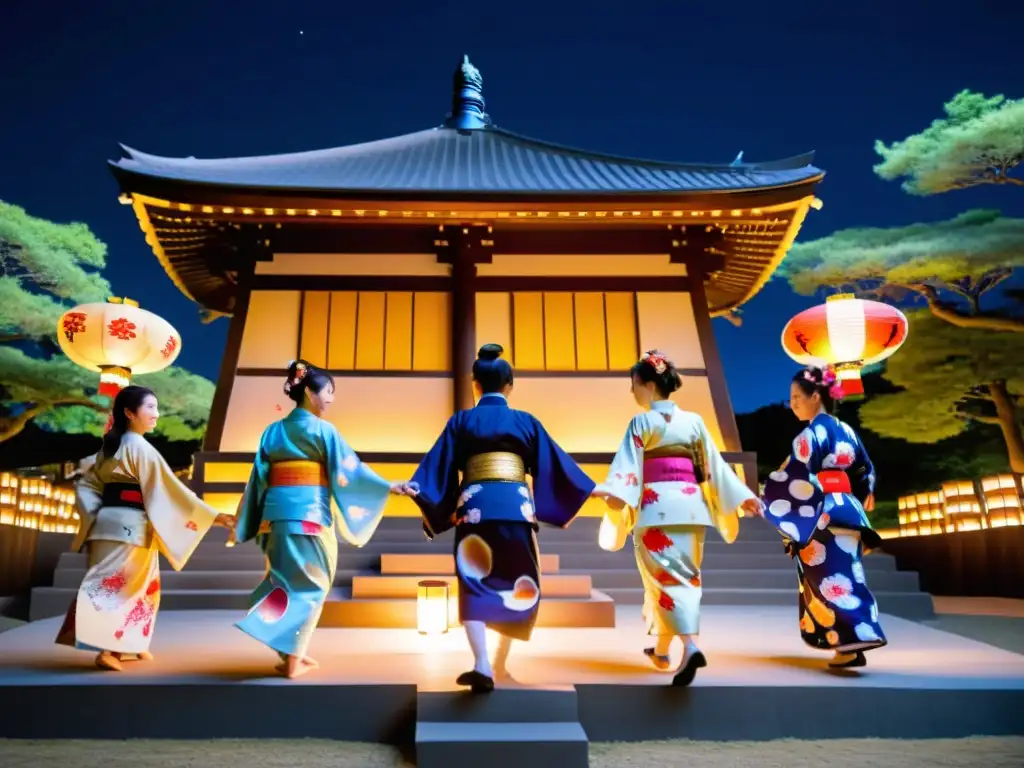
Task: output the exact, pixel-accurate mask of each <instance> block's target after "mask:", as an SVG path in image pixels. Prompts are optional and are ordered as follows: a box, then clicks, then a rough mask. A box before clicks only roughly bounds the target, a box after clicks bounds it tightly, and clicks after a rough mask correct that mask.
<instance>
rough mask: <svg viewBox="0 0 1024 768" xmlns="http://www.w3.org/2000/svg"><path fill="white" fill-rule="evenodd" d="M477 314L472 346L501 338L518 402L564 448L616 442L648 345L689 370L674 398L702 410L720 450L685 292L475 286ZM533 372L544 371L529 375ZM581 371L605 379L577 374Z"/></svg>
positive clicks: (588, 449) (610, 447)
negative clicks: (633, 370)
mask: <svg viewBox="0 0 1024 768" xmlns="http://www.w3.org/2000/svg"><path fill="white" fill-rule="evenodd" d="M476 318H477V328H476V330H477V332H476V341H477V345H478V346H479V345H480V344H484V343H486V342H497V343H499V344H502V345H503V346H504V347H505V349H506V350H507V357H508V358H509V360H510V361H511V362H512V363H513V365H515V367H516V371H517V373H519V374H520V375H518V376H517V377H516V383H515V392H514V395H513V397H514V401H515V402H514V404H515V406H516V407H517V408H521V409H523V410H525V411H529V412H531V413H533V414H534V415H535V416H537V417H538V418H539V419H540V420H541V421H542V422H543V423H544V425H545V426H546V427H547V428H548V429H549V431H550V432H551V434H552V435H553V436H554V437H555V439H556V440H558V441H559V443H560V444H562V446H563V447H564V448H565V449H566V450H568V451H570V452H576V453H594V452H599V453H601V452H613V451H615V450H616V449H617V448H618V444H619V441H620V440H621V439H622V435H623V432H624V431H625V429H626V425H627V424H628V422H629V420H630V418H632V416H633V414H635V413H636V410H637V406H636V403H635V402H634V401H633V398H632V396H631V394H630V391H629V389H630V387H629V379H628V378H627V376H626V374H627V372H628V370H629V369H630V367H631V366H632V365H633V364H634V363H635V362H636V361H637V359H638V358H639V356H640V352H641V351H643V350H646V349H652V348H657V349H660V350H662V351H663V352H665V354H666V355H667V356H668V357H670V358H671V359H672V360H673V361H674V362H675V363H676V365H677V367H679V368H680V369H691V371H690V372H691V373H692V374H694V375H687V376H684V378H683V387H682V389H680V390H679V391H678V392H676V393H675V394H674V395H673V399H674V400H675V401H676V402H678V403H679V405H680V406H681V407H683V408H686V409H687V410H691V411H696V412H697V413H699V414H700V415H701V416H702V417H703V418H704V420H705V422H707V425H708V429H709V430H710V431H711V433H712V435H713V436H714V438H715V442H716V443H717V444H718V446H719V448H724V446H723V444H722V437H721V429H720V426H719V424H718V418H717V416H716V414H715V410H714V407H713V404H712V400H711V388H710V384H709V382H708V379H707V376H706V375H703V373H702V372H703V371H704V356H703V354H702V352H701V346H700V340H699V337H698V334H697V325H696V321H695V319H694V309H693V303H692V301H691V299H690V295H689V294H688V293H682V292H679V293H647V292H644V293H636V294H634V293H628V292H620V293H563V292H553V293H552V292H545V293H541V292H514V293H478V294H477V303H476ZM539 371H544V372H545V375H544V376H543V377H531V376H530V375H529V374H530V372H539ZM582 371H586V372H591V373H593V372H600V371H607V372H608V376H607V377H603V376H600V377H594V376H593V375H591V376H587V377H579V376H573V374H574V373H575V372H582ZM558 372H565V374H566V375H565V377H557V375H554V376H553V374H557V373H558Z"/></svg>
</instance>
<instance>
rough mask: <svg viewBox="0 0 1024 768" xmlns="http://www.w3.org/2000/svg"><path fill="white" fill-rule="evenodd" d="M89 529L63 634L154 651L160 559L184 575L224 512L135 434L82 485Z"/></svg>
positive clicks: (123, 649)
mask: <svg viewBox="0 0 1024 768" xmlns="http://www.w3.org/2000/svg"><path fill="white" fill-rule="evenodd" d="M75 498H76V502H77V507H78V512H79V516H80V517H81V520H82V524H81V527H80V529H79V532H78V535H77V536H76V537H75V542H74V544H73V548H74V549H75V550H76V551H79V550H81V549H83V548H85V549H86V550H87V552H88V571H87V572H86V574H85V578H84V579H83V580H82V586H81V587H80V588H79V590H78V596H77V598H76V600H75V602H73V603H72V604H71V606H70V608H69V609H68V613H67V616H66V617H65V620H64V625H63V626H62V627H61V630H60V633H59V634H58V636H57V642H58V643H59V644H61V645H70V646H73V647H75V648H80V649H82V650H91V651H111V652H114V653H127V654H138V653H145V652H148V651H149V644H150V642H151V641H152V639H153V631H154V628H155V627H156V618H157V612H158V611H159V609H160V559H159V555H160V554H163V556H164V557H166V558H167V561H168V562H169V563H170V564H171V567H173V568H174V570H176V571H180V570H181V569H182V568H183V567H184V566H185V563H187V562H188V559H189V557H191V555H192V552H193V551H195V548H196V546H197V545H198V544H199V542H200V541H201V540H202V538H203V536H205V535H206V532H207V531H209V529H210V527H211V526H212V525H213V523H214V521H215V520H216V517H217V511H216V510H215V509H213V508H212V507H210V506H209V505H208V504H206V503H205V502H204V501H202V500H201V499H200V498H199V497H197V496H196V495H195V494H194V493H193V492H192V491H191V490H190V489H189V488H188V487H187V486H186V485H185V484H184V483H183V482H182V481H181V480H179V479H178V477H177V476H176V475H175V474H174V472H173V471H172V470H171V468H170V467H169V466H168V465H167V462H166V461H165V460H164V458H163V456H161V455H160V453H159V452H158V451H157V450H156V448H154V447H153V446H152V445H151V444H150V442H149V441H148V440H146V438H145V437H143V436H142V435H140V434H137V433H135V432H127V433H125V434H124V435H123V436H122V437H121V445H120V446H119V447H118V449H117V452H116V453H115V454H114V455H113V456H112V457H110V458H107V457H104V456H103V454H102V452H101V453H100V454H97V456H96V462H95V463H94V464H93V465H92V467H91V468H90V469H88V470H87V471H86V472H85V474H84V475H83V476H82V478H81V479H80V480H79V481H78V484H77V485H76V488H75Z"/></svg>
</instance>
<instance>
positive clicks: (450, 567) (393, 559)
mask: <svg viewBox="0 0 1024 768" xmlns="http://www.w3.org/2000/svg"><path fill="white" fill-rule="evenodd" d="M559 566H560V558H559V555H550V554H544V553H541V556H540V570H541V572H542V573H558V569H559ZM380 572H381V573H382V574H384V575H391V576H407V575H409V574H416V575H419V574H424V575H427V576H435V575H436V576H449V575H453V574H454V573H455V556H454V555H447V554H417V555H400V554H384V555H381V556H380Z"/></svg>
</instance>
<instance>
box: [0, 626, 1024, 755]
mask: <svg viewBox="0 0 1024 768" xmlns="http://www.w3.org/2000/svg"><path fill="white" fill-rule="evenodd" d="M616 613H617V616H616V626H615V627H614V628H609V629H574V630H562V629H538V630H537V631H536V633H535V635H534V639H533V640H532V641H531V642H530V643H528V644H516V646H515V647H514V649H513V654H512V657H511V661H510V669H511V672H512V674H513V675H514V676H515V678H516V679H515V681H509V682H508V684H507V685H505V686H503V687H501V688H499V690H498V691H497V692H496V694H494V696H495V698H494V699H493V700H492V699H490V698H487V697H484V700H480V699H479V698H476V697H470V696H468V695H465V694H461V693H458V694H455V693H449V694H448V696H447V699H445V700H442V701H440V702H438V701H433V702H426V700H421V699H420V695H421V694H423V693H424V692H442V693H443V692H446V691H448V692H450V691H451V689H452V682H453V680H454V678H455V676H456V675H457V674H458V673H460V672H462V671H464V670H465V669H466V668H467V667H468V666H469V663H470V661H469V660H470V655H469V651H468V648H467V647H466V643H465V638H464V636H463V634H462V633H461V632H457V631H453V632H449V633H448V634H446V635H441V636H431V637H422V636H420V635H418V634H417V633H416V632H415V631H412V630H362V629H321V630H318V632H317V633H316V635H315V636H314V638H313V642H312V646H311V649H310V653H311V654H312V655H313V656H314V657H316V658H317V659H318V660H319V661H320V663H321V668H320V669H319V670H317V671H315V672H313V673H311V674H309V675H307V676H306V677H303V678H301V679H299V680H296V681H288V680H285V679H283V678H280V677H277V676H275V675H274V674H273V672H272V667H273V665H274V663H275V661H276V657H275V656H274V654H273V653H271V652H270V651H269V650H267V649H266V648H264V647H263V646H261V645H259V644H258V643H256V642H255V641H253V640H252V639H250V638H248V637H247V636H245V635H243V634H242V633H241V632H239V631H238V630H236V629H234V628H233V627H232V622H233V621H234V620H236V619H237V618H238V617H239V614H238V613H236V612H221V611H196V612H174V611H164V612H163V613H161V615H160V618H159V622H158V624H157V628H156V633H155V638H154V643H153V651H154V653H155V654H156V660H155V661H152V662H138V663H133V664H127V665H126V669H125V671H124V672H122V673H119V674H118V673H108V672H101V671H99V670H96V669H95V668H94V667H93V666H92V657H91V655H90V654H88V653H85V652H79V651H75V650H72V649H69V648H64V647H59V646H56V645H54V644H53V637H54V635H55V634H56V632H57V629H58V626H59V624H60V621H59V620H58V619H47V620H45V621H39V622H34V623H31V624H27V625H24V626H22V627H18V628H15V629H12V630H9V631H8V632H5V633H3V634H2V635H0V738H2V737H16V738H115V739H123V738H213V737H221V738H297V737H316V738H331V739H340V740H353V741H356V740H358V741H377V742H388V743H403V744H413V743H415V740H416V729H417V711H418V709H419V708H422V710H423V711H422V712H420V717H419V722H420V723H439V722H442V723H443V722H451V721H452V720H453V719H458V720H459V721H460V722H469V721H477V722H489V720H488V718H493V717H497V716H498V715H496V714H495V713H499V714H500V712H502V711H504V712H506V713H509V712H513V713H519V714H517V715H516V717H517V718H518V719H517V720H516V721H515V722H517V723H520V724H522V723H523V722H525V721H526V720H527V718H528V717H529V715H526V714H525V713H527V712H530V711H531V710H532V709H533V708H536V712H538V713H543V712H547V715H545V717H558V718H562V717H569V716H570V715H571V709H566V708H565V707H566V706H569V707H571V704H567V702H566V700H565V699H564V698H563V699H562V700H561V701H558V700H557V698H558V697H554V698H552V696H550V695H548V693H543V694H539V693H538V691H544V692H550V691H551V690H553V689H554V690H557V689H560V688H564V689H569V688H572V689H574V690H575V692H576V707H577V716H578V719H577V720H576V722H578V723H579V724H580V725H581V726H582V728H583V730H584V731H585V733H586V734H587V735H588V736H589V737H590V739H592V740H601V741H613V740H614V741H619V740H627V741H628V740H645V739H667V738H691V739H710V740H747V739H749V740H764V739H774V738H786V737H790V738H818V739H820V738H865V737H879V738H891V737H900V738H935V737H957V736H969V735H1024V718H1021V717H1020V715H1019V713H1020V712H1021V711H1024V656H1021V655H1018V654H1014V653H1010V652H1007V651H1002V650H999V649H996V648H993V647H991V646H988V645H985V644H983V643H980V642H977V641H974V640H969V639H966V638H963V637H959V636H956V635H952V634H949V633H946V632H941V631H938V630H935V629H932V628H929V627H926V626H923V625H920V624H916V623H913V622H910V621H906V620H903V619H899V618H896V617H893V616H888V615H883V617H882V624H883V627H884V628H885V630H886V633H887V635H888V637H889V641H890V645H889V646H888V647H886V648H882V649H879V650H877V651H873V652H871V653H870V654H869V655H868V659H869V666H868V667H867V668H865V669H864V670H861V671H859V672H847V673H844V674H839V673H830V672H829V671H827V669H826V667H825V661H826V658H827V655H826V654H822V653H819V652H815V651H813V650H811V649H808V648H806V647H805V646H803V644H802V643H801V642H800V639H799V634H798V630H797V626H796V615H795V613H796V612H795V610H794V609H793V608H792V607H788V608H776V607H772V606H762V607H757V608H754V607H738V608H737V607H725V606H722V607H719V606H709V607H708V608H706V609H705V611H704V615H703V618H702V635H701V645H702V648H703V650H704V651H705V654H706V655H707V657H708V661H709V666H708V668H707V669H705V670H702V672H701V674H700V675H699V676H698V678H697V680H696V682H695V683H694V685H693V686H692V687H691V688H689V689H672V688H670V687H668V685H667V684H668V682H669V680H670V677H669V676H668V675H666V674H664V673H659V672H657V671H655V670H653V669H652V668H651V667H650V665H649V664H648V662H647V660H646V659H645V658H644V657H643V655H642V653H641V649H642V648H643V647H644V646H645V645H647V644H648V643H649V638H647V636H646V635H645V632H644V627H643V624H642V622H641V620H640V617H639V611H638V610H637V609H636V608H627V607H619V608H618V609H617V611H616ZM674 652H675V653H678V649H674ZM499 696H500V697H509V696H518V697H520V698H519V699H518V701H516V700H512V699H510V698H502V699H499V698H497V697H499ZM448 707H458V708H459V709H458V711H457V713H456V714H455V715H452V714H449V715H445V714H444V712H445V708H448ZM487 707H491V708H492V709H490V710H488V709H487ZM545 708H548V709H545ZM271 709H272V710H273V711H274V712H275V716H274V717H272V718H268V717H261V716H259V715H258V713H260V712H266V711H270V710H271ZM310 712H317V713H320V714H319V715H317V716H315V717H310V716H309V713H310ZM72 713H73V714H72ZM505 716H507V715H503V717H505ZM538 716H539V715H538ZM428 718H429V719H428ZM446 718H447V719H446ZM547 722H570V723H571V722H573V721H571V720H564V721H563V720H550V719H548V720H547ZM505 730H508V729H507V728H506V729H505ZM450 731H451V729H450V728H447V729H446V728H445V727H439V728H428V729H426V730H425V731H424V733H425V734H433V735H430V736H429V738H427V737H426V736H425V737H424V741H432V742H433V743H442V742H443V743H447V742H444V738H446V736H445V734H448V736H450ZM571 731H572V729H571V728H563V729H561V730H560V731H559V733H558V734H554V735H553V736H552V739H551V741H552V743H558V744H563V745H564V744H573V743H575V742H574V741H573V738H572V737H571V733H570V732H571ZM498 735H500V734H496V733H495V734H491V736H489V737H488V738H489V739H491V740H490V741H489V742H487V743H491V744H493V743H494V738H497V736H498ZM555 736H557V738H555ZM465 738H466V739H469V736H466V737H465ZM517 738H521V736H519V737H517ZM483 741H487V740H486V739H485V740H483ZM503 743H504V742H503ZM463 746H464V745H463ZM460 749H461V747H460ZM567 749H568V748H567ZM460 754H465V752H460ZM573 754H577V755H578V750H577V751H576V752H574V753H573ZM564 759H565V760H566V761H567V762H566V763H565V764H566V765H567V766H568V765H570V764H571V763H569V762H568V760H569V758H568V757H566V758H564ZM573 759H577V758H573Z"/></svg>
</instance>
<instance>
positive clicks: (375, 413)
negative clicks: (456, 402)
mask: <svg viewBox="0 0 1024 768" xmlns="http://www.w3.org/2000/svg"><path fill="white" fill-rule="evenodd" d="M335 381H336V384H337V395H336V397H335V400H334V405H332V406H331V409H330V410H329V411H328V413H327V418H328V419H329V420H330V421H331V422H332V423H333V424H334V425H335V426H336V427H337V428H338V430H339V431H340V432H341V434H342V436H343V437H344V438H345V440H346V441H347V442H348V443H349V445H351V446H352V447H353V448H354V449H355V450H356V451H360V452H367V451H373V452H420V451H427V450H428V449H429V448H430V446H431V445H433V444H434V441H435V440H436V439H437V436H438V435H439V434H440V433H441V430H442V429H443V428H444V425H445V423H446V422H447V420H448V417H449V416H451V414H452V408H453V399H452V382H451V379H450V378H447V377H446V378H440V377H438V378H433V377H408V378H407V377H401V376H387V377H381V376H341V377H337V378H336V379H335ZM283 383H284V381H283V376H280V377H279V376H236V377H235V386H234V388H233V389H232V391H231V401H230V403H229V404H228V412H227V418H226V420H225V423H224V434H223V437H222V439H221V445H220V450H221V451H231V452H234V451H238V452H244V453H255V451H256V447H257V446H258V444H259V439H260V435H261V434H263V430H264V428H266V426H267V425H268V424H270V423H271V422H272V421H276V420H277V419H280V418H283V417H284V416H285V415H287V413H288V412H289V411H290V410H291V409H292V406H293V403H292V401H291V400H289V399H288V398H287V397H286V396H285V394H284V392H283V391H282V389H281V386H282V384H283Z"/></svg>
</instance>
